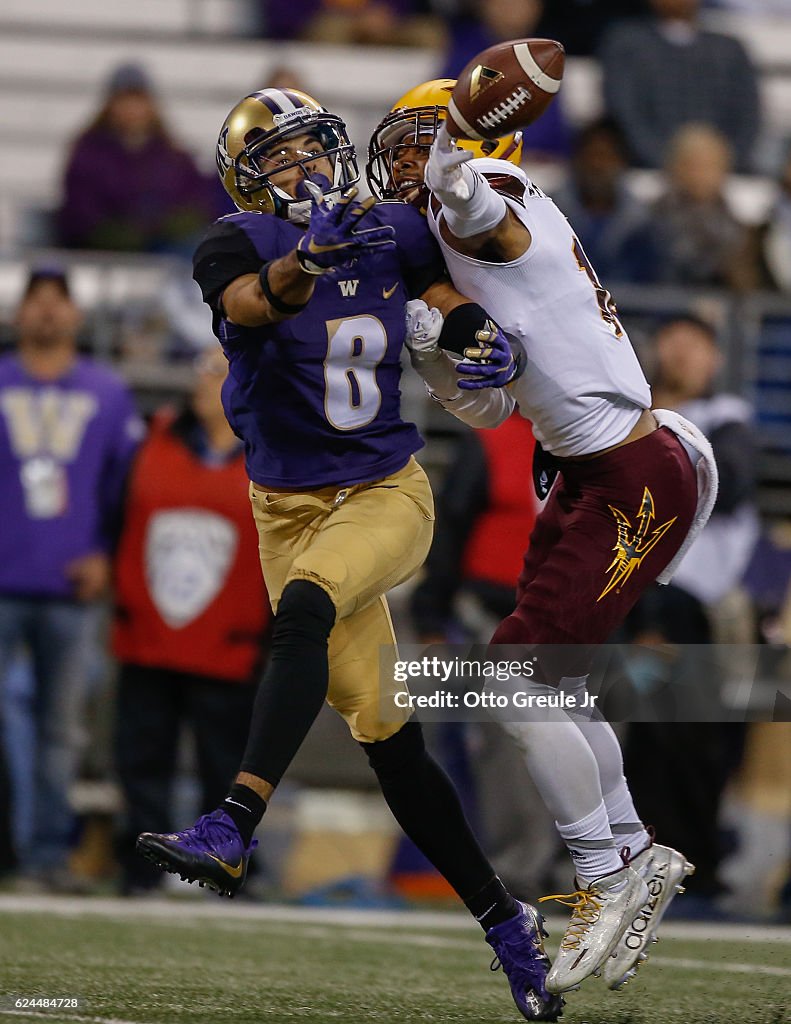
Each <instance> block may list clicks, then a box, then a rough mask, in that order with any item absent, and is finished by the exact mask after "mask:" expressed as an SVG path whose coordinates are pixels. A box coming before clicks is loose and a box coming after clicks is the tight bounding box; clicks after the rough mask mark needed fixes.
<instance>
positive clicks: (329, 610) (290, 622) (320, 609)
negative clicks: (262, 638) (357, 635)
mask: <svg viewBox="0 0 791 1024" xmlns="http://www.w3.org/2000/svg"><path fill="white" fill-rule="evenodd" d="M334 624H335V605H334V604H333V603H332V600H331V598H330V596H329V594H328V593H327V591H326V590H324V589H323V587H320V586H318V585H317V584H316V583H310V582H309V581H308V580H292V581H291V583H289V584H288V585H287V586H286V588H285V589H284V590H283V594H282V596H281V598H280V601H279V603H278V606H277V614H276V615H275V622H274V627H273V630H272V642H273V644H274V643H276V641H277V640H278V639H281V638H283V637H287V636H298V637H301V638H303V639H307V640H320V641H326V640H327V637H328V636H329V635H330V630H331V629H332V627H333V625H334Z"/></svg>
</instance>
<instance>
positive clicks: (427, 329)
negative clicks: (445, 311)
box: [404, 299, 445, 356]
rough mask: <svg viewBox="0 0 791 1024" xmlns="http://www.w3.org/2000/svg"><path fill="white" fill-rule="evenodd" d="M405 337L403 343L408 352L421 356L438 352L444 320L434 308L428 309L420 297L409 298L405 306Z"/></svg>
mask: <svg viewBox="0 0 791 1024" xmlns="http://www.w3.org/2000/svg"><path fill="white" fill-rule="evenodd" d="M405 315H406V337H405V339H404V344H405V345H406V347H407V348H408V349H409V351H410V352H418V353H419V354H420V355H422V356H427V355H432V354H433V353H435V352H439V345H438V342H439V336H440V334H441V333H442V325H443V323H444V322H445V320H444V317H443V316H442V313H440V311H439V310H438V309H436V308H433V307H432V308H431V309H429V308H428V306H427V305H426V303H425V302H424V301H423V300H422V299H410V300H409V302H407V304H406V307H405Z"/></svg>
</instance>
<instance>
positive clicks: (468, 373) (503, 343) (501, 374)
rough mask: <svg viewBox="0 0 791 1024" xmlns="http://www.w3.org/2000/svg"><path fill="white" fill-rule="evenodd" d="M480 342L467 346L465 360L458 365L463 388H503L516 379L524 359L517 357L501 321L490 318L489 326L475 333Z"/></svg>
mask: <svg viewBox="0 0 791 1024" xmlns="http://www.w3.org/2000/svg"><path fill="white" fill-rule="evenodd" d="M475 340H476V341H477V342H478V344H477V345H475V346H471V347H469V348H465V350H464V357H465V358H464V361H463V362H461V363H458V364H457V366H456V373H458V374H459V375H460V376H459V387H460V388H461V389H462V390H463V391H476V390H478V389H479V388H502V387H504V386H505V385H506V384H510V383H511V381H512V380H515V379H516V378H517V377H518V376H519V375H520V373H521V372H522V369H523V367H524V360H523V359H521V358H517V356H518V355H519V353H517V355H515V354H514V349H513V348H512V346H511V342H510V341H509V340H508V338H506V336H505V335H504V334H503V332H502V331H501V330H500V328H499V327H498V326H497V324H495V323H493V322H492V321H491V320H487V321H486V324H485V326H484V327H483V328H482V329H481V330H480V331H476V333H475Z"/></svg>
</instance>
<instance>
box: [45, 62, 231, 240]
mask: <svg viewBox="0 0 791 1024" xmlns="http://www.w3.org/2000/svg"><path fill="white" fill-rule="evenodd" d="M213 184H214V182H213V180H210V179H209V178H208V177H206V176H204V175H202V174H201V173H200V171H199V170H198V168H197V166H196V164H195V162H194V160H193V159H192V157H191V156H190V155H189V154H188V153H187V152H186V151H185V150H183V149H181V148H180V147H179V146H178V145H177V144H176V142H175V141H174V140H173V138H172V137H171V136H170V134H169V132H168V131H167V129H166V127H165V125H164V123H163V120H162V114H161V112H160V108H159V101H158V98H157V96H156V95H155V92H154V88H153V85H152V83H151V81H150V79H149V77H148V75H147V74H146V72H145V71H144V70H143V69H142V68H141V67H138V65H136V64H123V65H121V66H120V67H118V68H116V70H115V71H114V72H113V73H112V75H111V76H110V79H109V81H108V83H107V86H106V92H105V96H104V100H103V102H102V106H101V109H100V110H99V113H98V114H97V115H96V117H95V118H94V120H93V122H92V123H91V124H90V126H89V127H88V128H87V129H86V130H85V131H84V132H83V133H82V134H81V135H80V136H79V137H78V138H77V140H76V142H75V143H74V146H73V149H72V152H71V155H70V157H69V160H68V164H67V167H66V172H65V183H64V195H63V203H62V206H61V209H60V213H59V230H60V242H61V244H62V245H65V246H67V247H70V248H83V249H116V250H124V251H135V252H176V253H180V254H191V252H192V249H193V248H194V243H195V241H196V239H197V237H198V236H199V235H200V233H201V232H202V231H204V230H205V228H206V227H207V226H208V225H209V224H210V223H211V221H212V220H214V218H215V217H216V216H217V215H219V213H220V212H227V211H226V210H222V211H220V210H219V209H218V208H217V201H216V198H215V192H214V190H213V188H212V185H213Z"/></svg>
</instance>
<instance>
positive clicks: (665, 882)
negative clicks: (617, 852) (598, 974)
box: [602, 844, 695, 989]
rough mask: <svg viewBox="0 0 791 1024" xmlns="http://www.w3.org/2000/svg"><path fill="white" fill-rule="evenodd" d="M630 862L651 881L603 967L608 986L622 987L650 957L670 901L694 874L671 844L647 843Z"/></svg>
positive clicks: (640, 873)
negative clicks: (643, 900) (633, 916)
mask: <svg viewBox="0 0 791 1024" xmlns="http://www.w3.org/2000/svg"><path fill="white" fill-rule="evenodd" d="M629 866H630V867H631V868H634V870H635V871H636V872H637V873H638V874H639V875H641V876H642V878H643V879H644V880H645V882H646V884H647V885H648V900H647V901H646V903H645V904H644V906H643V907H642V908H641V909H640V913H639V914H637V915H636V916H635V918H634V919H633V920H632V921H630V922H629V924H628V925H627V927H626V928H625V929H624V931H623V934H622V935H621V936H620V937H619V940H618V942H617V944H616V946H615V948H614V949H613V950H612V955H611V956H610V957H608V959H607V962H606V963H605V964H604V967H603V969H602V977H603V978H604V981H605V984H606V985H607V987H608V988H611V989H619V988H620V987H621V986H622V985H625V984H626V982H627V981H629V979H630V978H633V977H634V975H635V974H636V973H637V968H638V967H639V966H640V964H641V963H642V962H643V961H644V960H647V959H648V949H649V947H650V945H651V943H652V942H656V941H658V940H657V936H656V932H657V929H658V928H659V922H660V921H661V920H662V916H663V915H664V913H665V911H666V910H667V908H668V907H669V906H670V902H671V900H672V899H674V897H675V896H676V895H678V894H679V893H682V892H684V886H683V885H682V884H681V883H682V882H683V881H684V879H685V878H686V877H687V875H691V874H694V871H695V865H694V864H690V863H689V861H688V860H687V858H686V857H685V856H684V854H683V853H679V852H678V850H673V849H671V848H670V847H669V846H659V845H657V844H654V845H653V846H648V847H646V849H645V850H643V851H642V853H639V854H638V855H637V856H636V857H635V858H634V859H633V860H631V861H630V862H629Z"/></svg>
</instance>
